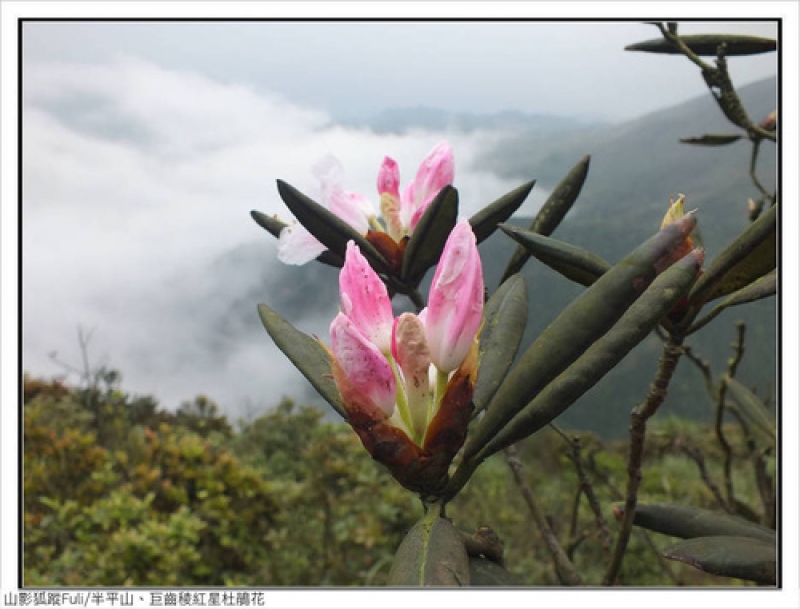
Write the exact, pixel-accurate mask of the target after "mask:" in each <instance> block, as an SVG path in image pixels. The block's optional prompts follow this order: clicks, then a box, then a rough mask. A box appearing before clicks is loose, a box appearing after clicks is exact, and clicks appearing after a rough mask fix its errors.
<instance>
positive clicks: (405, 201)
mask: <svg viewBox="0 0 800 609" xmlns="http://www.w3.org/2000/svg"><path fill="white" fill-rule="evenodd" d="M454 171H455V167H454V162H453V150H452V148H451V147H450V145H449V144H448V143H447V142H442V143H440V144H438V145H437V146H436V147H434V149H433V150H432V151H431V152H430V153H429V154H428V156H427V157H425V160H423V161H422V164H421V165H420V167H419V169H418V170H417V174H416V176H415V178H414V179H413V180H412V181H411V182H409V183H408V185H407V186H406V187H405V188H404V189H402V191H401V190H400V169H399V167H398V165H397V162H396V161H395V160H394V159H392V158H391V157H388V156H387V157H385V158H384V160H383V163H382V165H381V167H380V170H379V172H378V180H377V190H378V195H379V196H380V216H379V214H378V212H377V211H376V209H375V206H374V205H373V203H372V201H371V200H370V199H369V198H368V197H366V196H364V195H362V194H359V193H357V192H352V191H349V190H345V188H344V186H343V175H344V171H343V168H342V166H341V164H340V163H339V161H337V160H336V159H334V158H333V157H326V158H325V159H323V160H322V161H320V162H319V163H317V165H315V166H314V168H313V172H314V175H315V177H316V178H317V179H318V180H319V182H320V200H319V201H318V203H320V205H322V206H323V207H325V208H326V209H328V210H329V211H330V212H332V213H334V214H335V215H336V216H338V217H339V218H341V219H342V220H344V221H345V222H347V223H348V224H349V225H350V226H352V227H353V228H354V229H355V230H356V231H358V232H359V233H360V234H361V235H363V236H365V237H367V238H368V239H370V236H372V237H373V238H374V240H375V241H376V242H377V243H379V244H380V247H382V249H385V248H386V247H387V242H386V237H388V238H390V241H389V244H390V245H389V246H388V247H392V246H395V247H402V246H401V244H402V242H403V240H404V239H406V238H407V237H409V236H410V235H412V234H413V232H414V229H415V228H416V226H417V224H418V222H419V220H420V218H421V217H422V215H423V214H424V213H425V211H426V210H427V208H428V206H429V205H430V203H431V201H433V199H434V197H435V196H436V195H437V194H438V193H439V191H440V190H441V189H442V188H444V187H445V186H447V185H448V184H452V182H453V175H454ZM370 240H373V239H370ZM324 251H325V246H324V245H322V244H321V243H320V242H319V241H318V240H317V239H316V238H315V237H314V236H313V235H311V233H309V232H308V231H307V230H306V229H305V228H304V227H303V226H302V225H300V224H297V223H294V224H292V225H290V226H287V227H286V228H284V229H283V230H282V231H281V234H280V240H279V243H278V258H279V260H281V261H282V262H284V263H286V264H298V265H300V264H305V263H307V262H310V261H311V260H313V259H314V258H316V257H317V256H319V255H320V254H321V253H322V252H324ZM401 254H402V251H401Z"/></svg>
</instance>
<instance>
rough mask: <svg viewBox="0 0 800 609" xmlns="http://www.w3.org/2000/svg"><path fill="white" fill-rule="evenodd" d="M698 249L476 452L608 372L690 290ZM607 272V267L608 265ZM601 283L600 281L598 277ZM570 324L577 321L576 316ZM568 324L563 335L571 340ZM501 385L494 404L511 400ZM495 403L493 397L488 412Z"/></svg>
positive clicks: (567, 401)
mask: <svg viewBox="0 0 800 609" xmlns="http://www.w3.org/2000/svg"><path fill="white" fill-rule="evenodd" d="M702 259H703V256H702V251H701V250H693V251H692V252H690V253H689V254H687V255H686V256H684V257H683V258H681V259H680V260H679V261H678V262H676V263H675V264H673V265H672V266H670V267H669V268H668V269H667V270H665V271H664V272H663V273H661V274H660V275H659V276H658V277H657V278H656V279H655V281H653V283H652V285H650V287H648V288H647V290H646V291H645V293H644V294H642V295H641V296H640V297H639V298H638V299H637V300H636V301H635V302H634V303H633V304H632V305H631V306H630V308H629V309H628V310H627V311H625V314H624V315H623V316H622V318H621V319H620V320H619V321H618V322H617V323H616V324H615V325H614V327H613V328H611V330H610V331H609V332H608V333H607V334H605V335H604V336H602V337H601V338H599V339H598V340H597V341H596V342H595V343H594V344H592V345H591V346H590V347H589V348H588V349H586V351H585V352H584V353H583V354H582V355H580V357H578V358H577V359H576V360H575V362H574V363H573V364H572V365H570V366H569V367H567V369H566V370H564V371H563V372H562V373H561V374H559V375H558V376H557V377H556V378H555V380H553V381H552V382H551V383H549V384H548V385H547V386H546V387H545V388H544V389H543V390H542V391H541V393H539V394H538V395H537V396H536V397H535V398H533V400H531V401H530V402H529V403H528V404H527V405H526V406H525V408H523V409H522V410H521V411H520V412H519V413H517V414H516V416H514V418H513V419H511V421H510V422H509V423H508V424H506V425H505V427H503V428H502V429H500V430H499V431H498V432H497V434H496V435H495V436H494V437H493V438H492V439H491V440H489V441H488V442H487V443H486V445H485V446H484V447H483V449H482V450H481V451H480V452H479V453H478V455H477V457H476V459H477V460H483V459H485V458H486V457H488V456H490V455H492V454H494V453H496V452H497V451H499V450H502V449H503V448H505V447H507V446H510V445H511V444H513V443H514V442H517V441H519V440H522V439H523V438H526V437H528V436H529V435H531V434H533V433H535V432H537V431H538V430H540V429H541V428H542V427H544V426H545V425H547V424H548V423H550V422H551V421H552V420H553V419H555V418H556V417H557V416H559V415H560V414H561V413H562V412H564V411H565V410H566V409H567V408H569V407H570V406H571V405H572V404H573V403H575V401H576V400H577V399H578V398H579V397H581V396H582V395H583V394H584V393H586V391H588V390H589V389H591V388H592V387H593V386H594V385H595V383H597V381H599V380H600V379H601V378H602V377H603V376H605V375H606V373H607V372H608V371H609V370H611V369H612V368H613V367H614V366H616V365H617V364H618V363H619V362H620V361H621V360H622V358H623V357H625V356H626V355H627V354H628V353H629V352H630V350H631V349H633V348H634V347H635V346H636V345H638V344H639V343H640V342H641V341H642V340H644V338H645V337H646V336H647V335H648V334H649V333H650V332H651V331H652V330H653V328H655V327H656V325H658V322H659V321H660V320H661V318H662V317H664V315H666V314H667V313H668V312H669V310H670V309H672V307H673V306H674V305H675V303H677V302H678V301H679V300H680V299H681V298H682V297H683V296H684V295H685V294H686V293H687V292H688V291H689V288H690V287H691V285H692V283H693V282H694V280H695V278H696V277H697V271H698V270H699V269H700V265H701V264H702ZM609 272H611V271H609ZM598 284H599V282H598ZM572 322H573V324H581V323H582V321H581V319H580V318H579V317H577V316H576V317H575V318H573V320H572ZM568 335H569V332H568V330H567V329H565V330H564V332H563V334H562V340H564V341H566V340H569V338H568ZM526 370H527V372H528V375H529V377H531V378H533V377H535V376H536V374H537V370H536V368H535V367H531V368H526ZM502 393H503V392H502V389H501V390H500V391H498V392H497V395H496V396H495V401H497V402H498V404H497V406H498V408H502V409H509V408H511V407H512V406H513V405H512V404H509V403H507V402H506V403H504V402H501V401H500V400H501V399H502V396H501V394H502ZM494 407H495V404H494V401H493V403H492V404H491V405H490V407H489V412H491V409H492V408H494Z"/></svg>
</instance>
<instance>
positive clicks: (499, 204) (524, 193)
mask: <svg viewBox="0 0 800 609" xmlns="http://www.w3.org/2000/svg"><path fill="white" fill-rule="evenodd" d="M534 184H536V180H531V181H530V182H526V183H525V184H523V185H522V186H518V187H517V188H515V189H514V190H512V191H510V192H507V193H506V194H504V195H503V196H502V197H500V198H499V199H497V201H495V202H494V203H490V204H489V205H487V206H486V207H484V208H483V209H482V210H480V211H479V212H478V213H476V214H475V215H474V216H472V217H471V218H470V219H469V223H470V225H471V226H472V231H473V232H474V233H475V238H476V239H477V240H478V243H481V242H482V241H484V240H485V239H487V238H488V237H489V236H490V235H491V234H492V233H493V232H494V231H495V230H496V229H497V225H498V224H499V223H500V222H505V221H506V220H508V219H509V218H510V217H511V214H513V213H514V212H515V211H517V210H518V209H519V207H520V205H522V203H523V202H524V201H525V199H526V198H527V197H528V195H529V194H530V192H531V189H532V188H533V185H534Z"/></svg>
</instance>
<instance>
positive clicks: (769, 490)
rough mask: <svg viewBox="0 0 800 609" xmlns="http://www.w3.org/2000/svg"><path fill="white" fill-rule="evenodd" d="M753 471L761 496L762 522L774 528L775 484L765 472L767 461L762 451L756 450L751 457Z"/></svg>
mask: <svg viewBox="0 0 800 609" xmlns="http://www.w3.org/2000/svg"><path fill="white" fill-rule="evenodd" d="M753 473H754V474H755V478H756V488H758V494H759V496H760V497H761V505H762V506H763V508H764V519H763V524H764V526H766V527H769V528H771V529H774V528H775V485H774V481H773V479H772V477H771V476H770V475H769V474H768V473H767V463H766V459H765V458H764V453H763V452H758V453H756V455H755V458H754V459H753Z"/></svg>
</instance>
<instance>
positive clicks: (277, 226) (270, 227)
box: [250, 209, 289, 237]
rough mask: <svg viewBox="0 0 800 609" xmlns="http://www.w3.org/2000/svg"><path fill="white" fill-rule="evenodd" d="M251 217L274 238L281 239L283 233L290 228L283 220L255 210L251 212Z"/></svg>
mask: <svg viewBox="0 0 800 609" xmlns="http://www.w3.org/2000/svg"><path fill="white" fill-rule="evenodd" d="M250 217H251V218H253V220H255V221H256V224H258V225H259V226H260V227H261V228H263V229H264V230H266V231H268V232H269V233H270V234H271V235H272V236H273V237H280V236H281V231H282V230H283V229H284V228H286V227H287V226H289V225H288V224H286V222H284V221H283V220H279V219H278V218H273V217H272V216H268V215H267V214H264V213H261V212H260V211H257V210H255V209H253V210H251V211H250Z"/></svg>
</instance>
